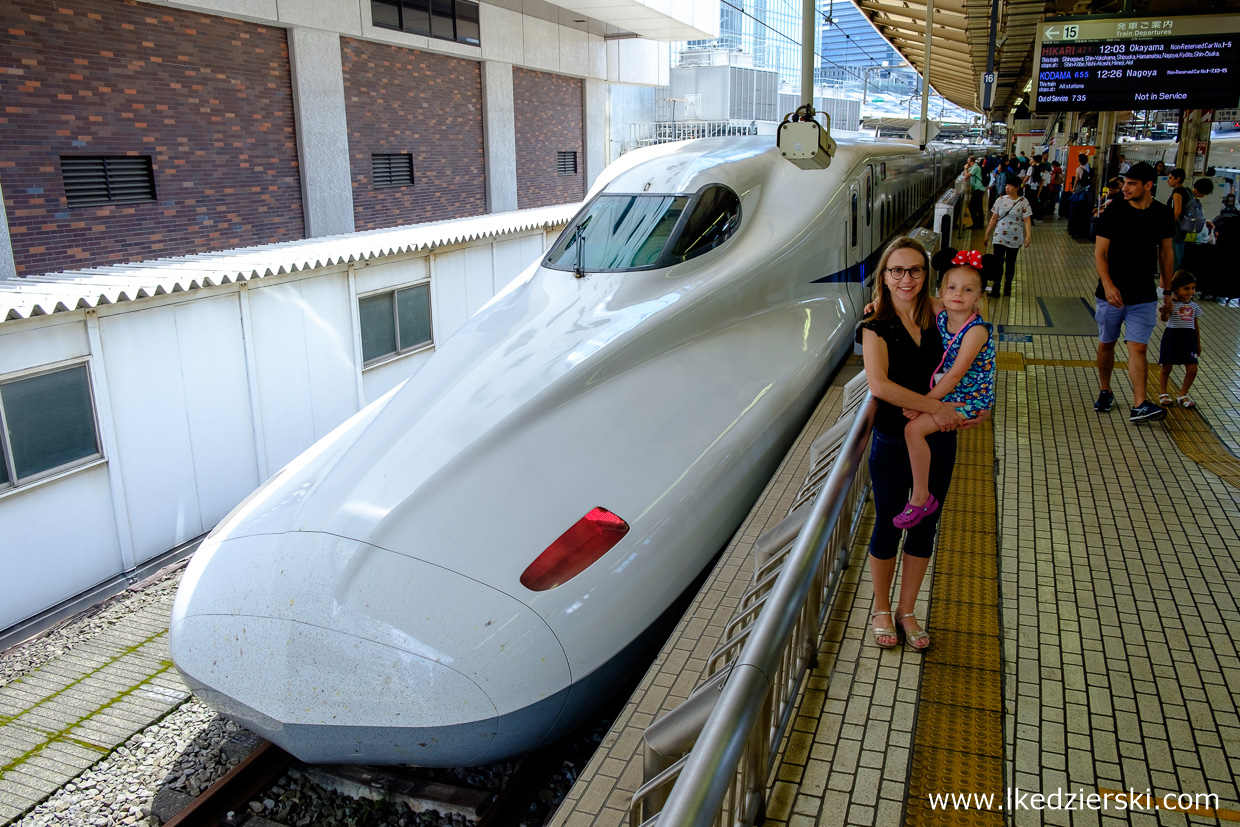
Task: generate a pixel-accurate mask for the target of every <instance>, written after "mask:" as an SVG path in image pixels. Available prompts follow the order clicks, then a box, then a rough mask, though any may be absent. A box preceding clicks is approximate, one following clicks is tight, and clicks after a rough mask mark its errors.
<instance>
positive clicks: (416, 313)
mask: <svg viewBox="0 0 1240 827" xmlns="http://www.w3.org/2000/svg"><path fill="white" fill-rule="evenodd" d="M357 311H358V316H359V317H360V320H361V328H362V362H363V363H364V364H367V365H369V364H372V363H374V362H378V361H380V360H382V359H386V358H387V357H389V356H395V355H397V354H400V353H406V352H408V351H411V350H420V349H422V348H424V347H427V346H428V345H430V344H432V343H433V339H432V337H431V290H430V285H429V284H427V283H425V282H423V283H422V284H415V285H413V286H412V287H404V288H401V289H400V290H388V291H386V292H383V293H376V294H373V295H370V296H364V297H362V298H360V299H358V302H357Z"/></svg>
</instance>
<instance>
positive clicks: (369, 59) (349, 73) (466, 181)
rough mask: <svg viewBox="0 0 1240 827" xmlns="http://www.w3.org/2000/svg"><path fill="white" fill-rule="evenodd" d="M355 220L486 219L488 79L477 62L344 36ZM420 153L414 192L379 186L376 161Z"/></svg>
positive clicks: (360, 223) (387, 223) (370, 223)
mask: <svg viewBox="0 0 1240 827" xmlns="http://www.w3.org/2000/svg"><path fill="white" fill-rule="evenodd" d="M341 50H342V55H341V56H342V60H343V63H344V96H345V109H346V112H347V116H348V123H349V163H350V166H351V167H352V173H353V220H354V224H355V225H356V227H357V229H359V230H372V229H378V228H381V227H394V226H397V225H399V224H409V223H414V222H419V221H442V220H446V219H450V218H463V217H465V216H470V215H482V214H483V213H485V212H486V209H487V196H486V179H485V166H484V162H483V154H482V73H481V66H480V64H479V63H477V62H476V61H472V60H462V59H460V58H454V57H447V56H444V55H435V54H430V53H428V52H418V51H413V50H411V49H402V48H399V47H397V46H386V45H383V44H379V43H369V42H366V41H362V40H354V39H351V38H341ZM403 153H409V154H412V155H413V181H414V183H413V186H412V187H383V188H379V189H376V188H375V187H374V186H373V185H372V183H371V155H373V154H403Z"/></svg>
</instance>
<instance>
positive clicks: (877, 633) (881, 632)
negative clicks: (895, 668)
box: [870, 611, 900, 649]
mask: <svg viewBox="0 0 1240 827" xmlns="http://www.w3.org/2000/svg"><path fill="white" fill-rule="evenodd" d="M879 615H887V616H888V617H889V618H895V615H894V614H892V613H891V612H889V611H888V612H875V613H874V614H872V615H870V634H871V635H872V636H873V637H874V645H875V646H877V647H878V648H879V649H894V648H896V646H898V645H899V644H900V636H899V635H898V634H896V630H895V628H894V627H892V626H887V627H885V628H881V629H876V628H875V627H874V618H876V617H878V616H879ZM880 637H889V638H891V643H883V642H882V641H881V640H879V638H880Z"/></svg>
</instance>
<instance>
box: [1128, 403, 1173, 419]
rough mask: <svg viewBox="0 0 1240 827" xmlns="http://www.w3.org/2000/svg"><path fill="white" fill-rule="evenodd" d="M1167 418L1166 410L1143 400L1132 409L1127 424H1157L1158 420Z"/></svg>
mask: <svg viewBox="0 0 1240 827" xmlns="http://www.w3.org/2000/svg"><path fill="white" fill-rule="evenodd" d="M1166 418H1167V409H1166V408H1164V407H1162V406H1161V405H1155V404H1154V403H1153V402H1151V401H1150V400H1148V399H1147V400H1145V401H1144V402H1142V403H1141V404H1140V405H1138V406H1137V407H1135V408H1133V409H1132V413H1131V415H1129V417H1128V421H1129V422H1157V421H1158V420H1160V419H1166Z"/></svg>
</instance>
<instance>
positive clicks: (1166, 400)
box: [1158, 393, 1175, 408]
mask: <svg viewBox="0 0 1240 827" xmlns="http://www.w3.org/2000/svg"><path fill="white" fill-rule="evenodd" d="M1158 404H1159V405H1162V406H1163V407H1164V408H1174V407H1175V403H1174V402H1172V401H1171V394H1169V393H1160V394H1158Z"/></svg>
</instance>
